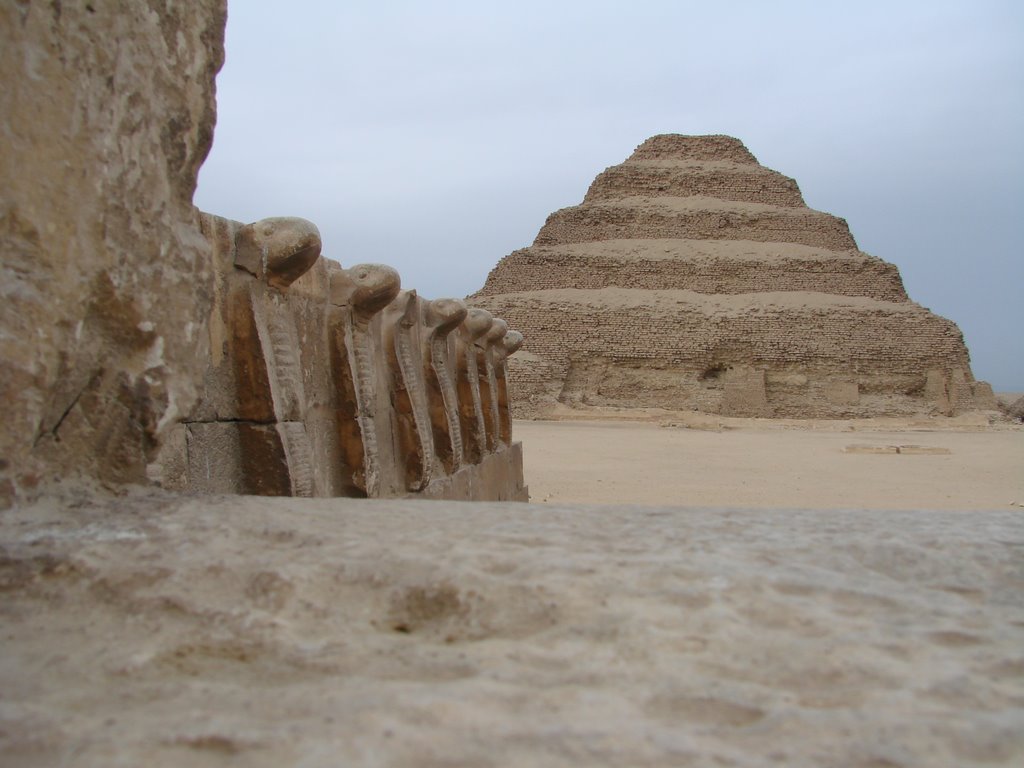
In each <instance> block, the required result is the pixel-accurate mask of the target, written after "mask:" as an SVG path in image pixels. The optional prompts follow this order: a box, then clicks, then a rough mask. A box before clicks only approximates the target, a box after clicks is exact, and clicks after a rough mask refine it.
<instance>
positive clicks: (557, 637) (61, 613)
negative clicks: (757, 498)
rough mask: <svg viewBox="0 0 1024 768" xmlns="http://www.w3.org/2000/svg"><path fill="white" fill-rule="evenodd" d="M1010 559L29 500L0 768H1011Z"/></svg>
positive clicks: (971, 541)
mask: <svg viewBox="0 0 1024 768" xmlns="http://www.w3.org/2000/svg"><path fill="white" fill-rule="evenodd" d="M1022 542H1024V526H1022V522H1021V518H1020V515H1018V514H1016V513H1012V512H986V511H970V512H938V511H929V510H921V511H910V512H899V511H878V512H866V511H857V510H840V511H820V510H819V511H815V510H805V511H794V510H786V509H779V510H769V511H766V510H757V511H750V510H742V509H717V510H710V509H680V508H670V507H647V508H644V507H625V506H624V507H578V506H565V505H551V506H547V505H545V506H543V507H541V506H533V505H524V504H501V503H453V502H449V501H444V502H433V501H407V500H355V499H283V498H281V499H268V498H259V497H251V496H250V497H239V496H214V497H207V498H180V497H174V496H171V495H166V494H161V495H152V494H149V495H139V494H135V495H131V496H128V497H126V498H121V499H116V500H113V501H110V502H106V503H95V502H94V503H91V504H84V505H83V504H82V502H81V500H78V499H74V500H71V503H62V502H59V501H57V500H52V499H48V500H46V502H45V503H44V504H41V505H36V506H34V507H31V508H27V507H26V508H18V509H14V510H11V511H9V512H8V513H5V515H4V516H2V517H0V551H2V553H3V558H2V559H0V585H2V587H3V588H4V589H5V593H4V600H3V606H4V615H5V617H6V620H5V637H4V653H3V654H0V705H2V708H0V711H2V722H3V728H2V729H0V752H2V754H4V756H5V758H6V759H7V760H8V761H9V762H11V764H17V765H22V766H44V765H55V764H59V763H60V762H61V760H62V759H64V757H66V756H67V755H68V754H71V753H73V754H74V762H75V765H80V766H109V765H115V764H123V765H149V766H157V767H158V768H159V767H161V766H178V765H183V764H203V765H211V766H219V765H225V766H226V765H233V764H239V763H244V764H245V765H252V766H257V767H262V766H280V765H297V764H302V765H308V766H334V765H338V764H339V763H344V764H348V765H365V764H368V763H370V762H379V763H384V764H388V765H394V766H419V765H424V764H464V765H480V766H498V765H510V764H513V765H568V764H587V765H601V766H621V765H650V766H660V765H716V764H729V763H731V764H735V765H749V766H754V765H763V764H764V763H765V762H766V760H770V761H772V762H773V763H778V764H780V765H796V766H817V765H900V766H918V765H958V766H982V765H985V766H990V765H998V766H1011V765H1019V764H1020V762H1021V760H1024V739H1022V737H1021V734H1022V733H1024V687H1022V683H1021V681H1022V679H1024V678H1022V674H1024V653H1022V649H1024V601H1022V598H1021V595H1022V594H1024V574H1022V572H1021V567H1020V546H1021V543H1022ZM55 607H59V610H55ZM368 755H372V756H373V760H370V759H369V758H368V757H367V756H368Z"/></svg>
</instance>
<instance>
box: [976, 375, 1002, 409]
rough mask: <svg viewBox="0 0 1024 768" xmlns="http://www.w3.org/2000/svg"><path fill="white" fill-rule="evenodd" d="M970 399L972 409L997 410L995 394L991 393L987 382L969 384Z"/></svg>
mask: <svg viewBox="0 0 1024 768" xmlns="http://www.w3.org/2000/svg"><path fill="white" fill-rule="evenodd" d="M971 399H972V400H973V402H974V407H975V408H977V409H978V410H981V411H996V410H999V401H997V400H996V395H995V392H993V391H992V385H991V384H989V383H988V382H987V381H972V382H971Z"/></svg>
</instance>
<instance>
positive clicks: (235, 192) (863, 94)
mask: <svg viewBox="0 0 1024 768" xmlns="http://www.w3.org/2000/svg"><path fill="white" fill-rule="evenodd" d="M217 91H218V92H217V100H218V123H217V131H216V135H215V140H214V148H213V151H212V152H211V154H210V157H209V159H208V160H207V161H206V164H205V165H204V167H203V170H202V173H201V175H200V183H199V190H198V192H197V195H196V203H197V204H198V205H199V206H200V207H202V208H203V209H205V210H208V211H211V212H213V213H218V214H221V215H224V216H229V217H231V218H236V219H240V220H245V221H250V220H254V219H259V218H262V217H264V216H276V215H296V216H304V217H306V218H308V219H311V220H313V221H314V222H316V224H317V225H318V226H319V228H320V231H321V233H322V234H323V238H324V252H325V254H326V255H327V256H330V257H331V258H334V259H337V260H339V261H341V262H342V263H343V264H345V265H349V266H350V265H352V264H355V263H358V262H365V261H380V262H384V263H387V264H391V265H392V266H394V267H396V268H397V269H398V270H399V272H400V273H401V275H402V281H403V284H404V285H406V286H407V287H411V288H416V289H418V290H419V291H420V292H421V293H422V294H423V295H425V296H428V297H431V298H434V297H440V296H463V295H465V294H467V293H471V292H472V291H474V290H476V289H477V288H479V287H480V286H481V285H482V284H483V281H484V278H485V277H486V275H487V272H488V271H489V270H490V269H491V267H493V266H494V264H495V263H496V262H497V261H498V259H499V258H501V257H502V256H504V255H506V254H507V253H509V252H511V251H513V250H515V249H516V248H521V247H525V246H527V245H529V244H530V243H531V242H532V240H533V238H534V236H535V235H536V233H537V230H538V229H539V228H540V226H541V225H542V224H543V223H544V219H545V217H546V216H547V215H548V214H549V213H551V212H552V211H554V210H556V209H558V208H562V207H565V206H568V205H575V204H577V203H578V202H580V200H581V199H582V198H583V195H584V193H585V192H586V189H587V186H588V185H589V184H590V182H591V181H592V179H593V177H594V176H595V175H596V174H597V173H598V172H600V171H601V170H603V169H604V168H605V167H607V166H609V165H614V164H616V163H619V162H622V160H624V159H625V158H626V157H627V156H628V155H629V154H630V152H632V150H633V149H634V147H635V146H636V145H637V144H639V143H640V142H642V141H643V140H644V139H645V138H647V137H648V136H651V135H653V134H656V133H687V134H700V133H724V134H729V135H732V136H737V137H738V138H740V139H742V140H743V141H744V142H745V143H746V145H747V147H748V148H749V149H750V150H751V151H752V152H753V153H754V154H755V155H756V156H757V158H758V160H760V161H761V162H762V163H763V164H764V165H766V166H768V167H769V168H774V169H775V170H778V171H780V172H782V173H785V174H787V175H789V176H792V177H794V178H795V179H796V180H797V181H798V182H799V184H800V187H801V189H802V191H803V193H804V198H805V199H806V201H807V203H808V205H810V206H811V207H812V208H817V209H819V210H824V211H828V212H829V213H833V214H836V215H838V216H842V217H844V218H846V219H847V221H848V222H849V223H850V227H851V229H852V231H853V234H854V236H855V237H856V239H857V242H858V244H859V246H860V248H861V249H862V250H864V251H867V252H868V253H871V254H874V255H875V256H879V257H881V258H883V259H885V260H887V261H891V262H893V263H895V264H896V265H897V266H898V267H899V268H900V270H901V272H902V274H903V279H904V282H905V284H906V286H907V290H908V292H909V293H910V296H911V298H912V299H914V300H915V301H917V302H919V303H921V304H923V305H925V306H927V307H929V308H931V309H932V310H933V311H935V312H938V313H939V314H941V315H944V316H945V317H948V318H950V319H952V320H954V321H955V322H956V323H957V324H958V325H959V326H960V328H961V330H963V332H964V336H965V338H966V340H967V344H968V347H969V349H970V350H971V356H972V361H973V367H974V372H975V375H976V376H977V377H979V378H982V379H985V380H988V381H991V382H992V384H993V385H994V386H995V387H996V389H997V390H999V389H1002V390H1012V391H1024V342H1022V340H1021V339H1022V329H1024V309H1022V302H1021V300H1020V298H1019V294H1020V293H1021V290H1022V288H1024V253H1022V240H1021V231H1020V230H1021V226H1020V222H1021V219H1022V218H1024V149H1022V140H1021V138H1020V137H1022V136H1024V3H1018V2H1016V1H1015V0H1007V1H1006V2H993V1H985V0H965V1H964V2H934V1H932V2H894V1H890V2H865V1H864V0H861V1H860V2H856V3H854V2H834V3H832V2H824V1H823V0H818V1H817V2H796V1H793V2H781V1H778V0H777V1H776V2H739V1H736V2H702V3H696V2H682V1H680V2H668V1H667V0H666V1H664V2H656V1H654V0H647V1H645V0H632V2H626V1H625V0H623V1H622V2H601V1H600V0H591V1H590V2H581V1H577V0H567V1H566V2H558V1H557V0H548V2H533V1H532V0H520V1H519V2H516V3H508V2H501V3H497V2H486V0H476V1H475V2H455V1H453V2H418V3H417V2H384V0H377V2H369V1H367V2H363V1H362V0H350V1H349V2H344V3H339V2H326V1H321V2H317V1H316V0H292V2H289V3H287V4H284V3H280V2H262V1H261V0H233V2H231V3H230V7H229V10H228V30H227V63H226V65H225V67H224V69H223V70H222V71H221V74H220V75H219V77H218V80H217Z"/></svg>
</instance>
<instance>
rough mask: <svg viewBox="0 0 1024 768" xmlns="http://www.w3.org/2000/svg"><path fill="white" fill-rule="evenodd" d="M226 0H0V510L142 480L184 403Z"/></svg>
mask: <svg viewBox="0 0 1024 768" xmlns="http://www.w3.org/2000/svg"><path fill="white" fill-rule="evenodd" d="M224 18H225V6H224V2H223V0H197V2H194V3H188V4H187V5H183V4H180V3H178V4H175V3H170V2H154V3H142V2H132V1H131V0H112V1H111V2H97V3H59V2H58V3H15V2H5V3H2V4H0V35H2V38H0V80H2V82H3V87H2V88H0V127H2V133H3V137H4V138H3V143H4V149H3V152H2V153H0V266H2V275H0V291H2V301H0V329H2V331H0V401H2V402H3V403H4V408H5V412H4V427H3V429H2V430H0V504H3V503H5V502H9V501H10V499H11V498H12V496H14V495H15V494H31V492H32V489H33V488H34V487H35V486H36V485H37V484H38V483H40V482H45V481H48V480H51V479H53V478H56V477H62V476H66V475H76V474H78V475H83V476H87V477H90V478H95V479H98V480H99V481H101V482H102V483H105V484H107V485H117V484H120V483H125V482H140V481H145V480H146V466H147V463H148V462H149V460H150V459H151V458H152V456H153V452H154V449H155V448H156V446H157V444H158V442H159V440H160V438H161V437H162V436H163V435H164V433H165V432H166V429H167V427H169V426H170V425H173V424H174V422H175V420H176V419H177V418H178V417H179V416H180V415H181V414H182V413H184V412H185V411H187V410H188V408H189V407H190V405H191V403H192V401H193V400H194V399H195V396H196V382H198V381H199V380H200V376H201V373H202V370H203V365H204V362H205V358H206V346H205V345H206V332H205V328H204V323H205V318H206V316H207V315H208V314H209V308H210V302H211V298H212V283H211V274H212V273H211V270H210V268H209V263H208V261H209V256H208V248H207V245H206V242H205V240H204V238H203V236H202V234H201V233H200V231H199V224H198V218H197V215H196V212H195V210H194V209H193V207H192V193H193V190H194V188H195V184H196V174H197V172H198V170H199V166H200V164H201V163H202V161H203V159H204V158H205V156H206V154H207V152H208V151H209V148H210V143H211V141H212V137H213V127H214V119H215V108H214V81H213V78H214V74H215V73H216V72H217V70H218V68H219V67H220V65H221V62H222V60H223V55H224V54H223V42H222V41H223V31H224Z"/></svg>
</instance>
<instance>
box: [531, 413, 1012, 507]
mask: <svg viewBox="0 0 1024 768" xmlns="http://www.w3.org/2000/svg"><path fill="white" fill-rule="evenodd" d="M602 415H603V416H604V417H605V418H606V419H607V418H609V417H613V416H615V415H616V414H614V413H612V412H606V413H604V414H602ZM515 434H516V438H517V439H519V440H522V442H523V448H524V460H525V472H526V477H527V480H528V482H529V485H530V494H531V498H532V500H533V501H534V502H539V503H574V504H575V503H578V504H658V505H676V506H742V507H758V508H766V507H797V508H808V509H964V510H966V509H1008V508H1012V507H1014V506H1016V507H1021V506H1024V428H1022V427H1020V426H1019V425H1018V426H1011V425H996V426H990V425H988V423H987V420H985V419H983V418H979V417H977V416H970V417H964V418H961V419H954V420H938V419H936V420H928V419H922V420H897V419H873V420H862V421H845V422H836V421H816V422H786V421H769V420H762V419H727V418H721V417H711V416H706V415H699V414H676V415H667V414H665V413H652V414H651V415H650V416H649V418H648V420H647V421H635V420H622V419H619V420H615V421H609V420H605V421H578V420H564V421H522V422H517V423H516V425H515Z"/></svg>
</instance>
